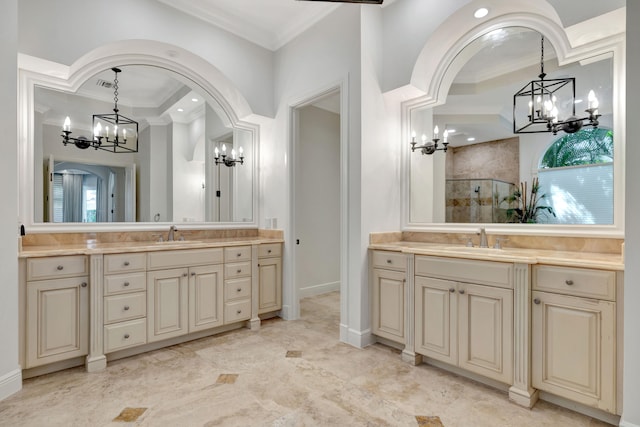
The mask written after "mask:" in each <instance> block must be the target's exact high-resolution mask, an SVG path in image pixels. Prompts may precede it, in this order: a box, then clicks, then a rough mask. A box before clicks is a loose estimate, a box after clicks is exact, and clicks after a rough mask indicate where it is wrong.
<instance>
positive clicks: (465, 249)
mask: <svg viewBox="0 0 640 427" xmlns="http://www.w3.org/2000/svg"><path fill="white" fill-rule="evenodd" d="M446 250H448V251H454V252H467V253H480V254H482V253H486V254H491V253H500V252H502V251H503V249H498V248H480V247H477V246H451V247H448V248H446Z"/></svg>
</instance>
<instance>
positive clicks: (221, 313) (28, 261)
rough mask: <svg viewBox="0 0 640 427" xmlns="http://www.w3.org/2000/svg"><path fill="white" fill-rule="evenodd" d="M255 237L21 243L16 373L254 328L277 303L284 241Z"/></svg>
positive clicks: (99, 365) (100, 361) (101, 361)
mask: <svg viewBox="0 0 640 427" xmlns="http://www.w3.org/2000/svg"><path fill="white" fill-rule="evenodd" d="M250 234H251V233H250ZM254 234H255V235H248V236H244V237H242V236H241V237H230V238H200V239H198V240H191V241H173V242H166V241H165V242H157V241H153V240H151V241H149V240H147V241H121V242H108V243H100V242H99V240H100V239H90V240H89V241H88V243H87V242H85V243H77V242H75V243H64V244H58V245H51V244H46V245H27V246H23V248H22V250H21V252H20V255H19V267H20V273H19V274H20V325H21V328H20V340H21V344H20V351H21V354H20V361H21V365H22V367H23V376H24V377H29V376H34V375H39V374H42V373H46V372H52V371H55V370H59V369H65V368H68V367H71V366H78V365H82V364H85V363H86V367H87V370H88V371H98V370H101V369H104V368H105V367H106V363H107V361H108V360H113V359H117V358H121V357H126V356H129V355H133V354H137V353H141V352H145V351H149V350H152V349H157V348H160V347H164V346H168V345H173V344H176V343H179V342H184V341H187V340H191V339H196V338H200V337H204V336H207V335H213V334H217V333H221V332H225V331H229V330H232V329H237V328H242V327H245V326H246V327H249V328H251V329H252V330H256V329H258V328H259V327H260V320H261V317H262V318H264V317H269V316H274V315H277V314H278V311H279V310H280V309H281V308H282V239H281V237H278V236H276V237H264V236H259V235H258V234H257V233H254ZM65 239H67V240H69V239H71V240H73V237H69V236H67V237H65Z"/></svg>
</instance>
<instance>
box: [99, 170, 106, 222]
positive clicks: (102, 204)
mask: <svg viewBox="0 0 640 427" xmlns="http://www.w3.org/2000/svg"><path fill="white" fill-rule="evenodd" d="M104 199H105V191H104V188H102V179H101V178H100V177H98V178H96V221H97V222H107V221H108V219H107V203H106V200H104Z"/></svg>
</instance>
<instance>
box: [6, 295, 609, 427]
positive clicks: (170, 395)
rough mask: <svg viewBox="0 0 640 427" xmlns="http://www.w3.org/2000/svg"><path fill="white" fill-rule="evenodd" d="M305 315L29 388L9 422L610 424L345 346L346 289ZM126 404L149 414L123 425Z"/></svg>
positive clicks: (451, 426) (384, 353)
mask: <svg viewBox="0 0 640 427" xmlns="http://www.w3.org/2000/svg"><path fill="white" fill-rule="evenodd" d="M301 310H302V319H301V320H297V321H288V322H287V321H283V320H281V319H273V320H268V321H265V322H263V324H262V328H261V329H260V331H258V332H252V331H250V330H248V329H243V330H239V331H233V332H230V333H226V334H223V335H219V336H216V337H209V338H203V339H200V340H196V341H191V342H189V343H185V344H181V345H177V346H173V347H169V348H165V349H161V350H157V351H153V352H149V353H146V354H143V355H138V356H134V357H129V358H127V359H122V360H118V361H113V362H110V363H109V364H108V367H107V369H106V370H105V371H102V372H98V373H92V374H88V373H86V372H84V370H83V368H75V369H69V370H66V371H62V372H58V373H54V374H50V375H44V376H41V377H37V378H32V379H29V380H26V381H25V382H24V387H23V389H22V391H20V392H19V393H17V394H16V395H14V396H11V397H9V398H8V399H5V400H4V401H1V402H0V426H3V427H4V426H20V427H28V426H45V425H46V426H65V427H68V426H79V427H84V426H119V427H122V426H124V425H135V426H180V427H187V426H207V427H209V426H278V427H289V426H291V427H293V426H295V427H298V426H314V427H317V426H332V427H333V426H418V425H423V426H424V425H426V426H439V425H443V426H446V427H483V426H487V427H502V426H517V427H527V426H535V427H545V426H548V427H563V426H567V427H572V426H575V427H578V426H580V427H585V426H589V427H595V426H607V424H603V423H601V422H599V421H596V420H593V419H591V418H588V417H585V416H582V415H579V414H577V413H574V412H571V411H569V410H566V409H563V408H560V407H557V406H555V405H552V404H549V403H546V402H539V403H538V404H537V405H536V406H535V407H534V408H533V409H532V410H529V409H525V408H521V407H519V406H517V405H515V404H512V403H510V402H509V401H508V399H507V396H506V394H505V393H504V392H501V391H497V390H494V389H492V388H489V387H485V386H483V385H480V384H478V383H476V382H473V381H470V380H467V379H465V378H461V377H458V376H456V375H453V374H450V373H447V372H444V371H442V370H440V369H437V368H434V367H431V366H429V365H426V364H422V365H420V366H417V367H414V366H410V365H408V364H407V363H404V362H402V360H401V359H400V354H399V352H398V351H396V350H392V349H390V348H388V347H385V346H382V345H379V344H376V345H372V346H369V347H368V348H366V349H364V350H361V349H357V348H354V347H351V346H349V345H346V344H343V343H340V342H339V341H338V336H339V333H338V320H339V295H338V294H337V293H331V294H326V295H321V296H317V297H313V298H307V299H305V300H303V301H302V304H301ZM287 351H297V352H300V356H301V357H286V354H287ZM230 373H231V374H230ZM220 378H223V380H222V381H220ZM231 378H233V380H235V381H233V380H231ZM126 408H130V409H140V410H144V411H143V412H142V413H141V414H139V416H138V418H137V419H136V421H131V422H128V423H124V422H121V421H116V418H117V417H119V415H118V414H121V413H122V412H123V410H126Z"/></svg>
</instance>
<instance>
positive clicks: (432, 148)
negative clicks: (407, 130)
mask: <svg viewBox="0 0 640 427" xmlns="http://www.w3.org/2000/svg"><path fill="white" fill-rule="evenodd" d="M438 141H440V139H438V138H435V139H434V140H433V141H431V143H430V144H429V143H427V144H423V145H416V142H415V141H411V142H410V145H411V152H414V151H416V150H420V152H421V153H422V154H433V153H435V152H436V151H443V152H445V153H446V152H447V147H448V145H449V143H448V142H443V143H442V147H441V148H438Z"/></svg>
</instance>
